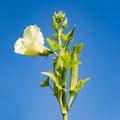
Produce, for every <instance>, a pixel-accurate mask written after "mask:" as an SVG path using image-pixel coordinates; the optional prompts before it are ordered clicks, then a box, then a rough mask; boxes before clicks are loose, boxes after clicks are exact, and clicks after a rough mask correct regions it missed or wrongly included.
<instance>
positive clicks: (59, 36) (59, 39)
mask: <svg viewBox="0 0 120 120" xmlns="http://www.w3.org/2000/svg"><path fill="white" fill-rule="evenodd" d="M61 33H62V30H61V29H59V31H58V44H59V45H60V46H61V45H62V42H61Z"/></svg>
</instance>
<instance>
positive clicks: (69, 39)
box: [62, 25, 76, 48]
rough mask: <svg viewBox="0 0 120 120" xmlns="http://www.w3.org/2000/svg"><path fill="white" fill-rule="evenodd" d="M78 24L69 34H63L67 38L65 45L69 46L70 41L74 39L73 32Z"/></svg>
mask: <svg viewBox="0 0 120 120" xmlns="http://www.w3.org/2000/svg"><path fill="white" fill-rule="evenodd" d="M75 28H76V26H75V25H74V26H73V28H72V29H71V31H70V32H69V33H67V34H62V37H63V39H64V40H65V43H64V47H65V48H67V46H68V44H69V42H71V41H72V40H73V33H74V30H75Z"/></svg>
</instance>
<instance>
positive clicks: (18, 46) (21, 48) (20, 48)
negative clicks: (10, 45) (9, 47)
mask: <svg viewBox="0 0 120 120" xmlns="http://www.w3.org/2000/svg"><path fill="white" fill-rule="evenodd" d="M14 49H15V50H14V52H15V53H18V54H25V52H26V47H25V45H24V40H23V38H19V39H18V40H17V41H16V42H15V45H14Z"/></svg>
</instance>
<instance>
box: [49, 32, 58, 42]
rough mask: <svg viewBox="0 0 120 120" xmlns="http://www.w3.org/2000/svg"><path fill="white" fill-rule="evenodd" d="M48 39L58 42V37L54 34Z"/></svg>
mask: <svg viewBox="0 0 120 120" xmlns="http://www.w3.org/2000/svg"><path fill="white" fill-rule="evenodd" d="M50 38H53V39H54V40H56V41H58V35H57V34H56V33H55V34H53V35H51V36H50Z"/></svg>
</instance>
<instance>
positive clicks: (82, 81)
mask: <svg viewBox="0 0 120 120" xmlns="http://www.w3.org/2000/svg"><path fill="white" fill-rule="evenodd" d="M89 79H90V78H85V79H84V80H80V81H78V83H77V84H76V86H75V88H74V90H73V91H74V92H75V93H78V92H79V90H80V89H81V88H83V87H84V84H85V83H86V82H87V81H88V80H89Z"/></svg>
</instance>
